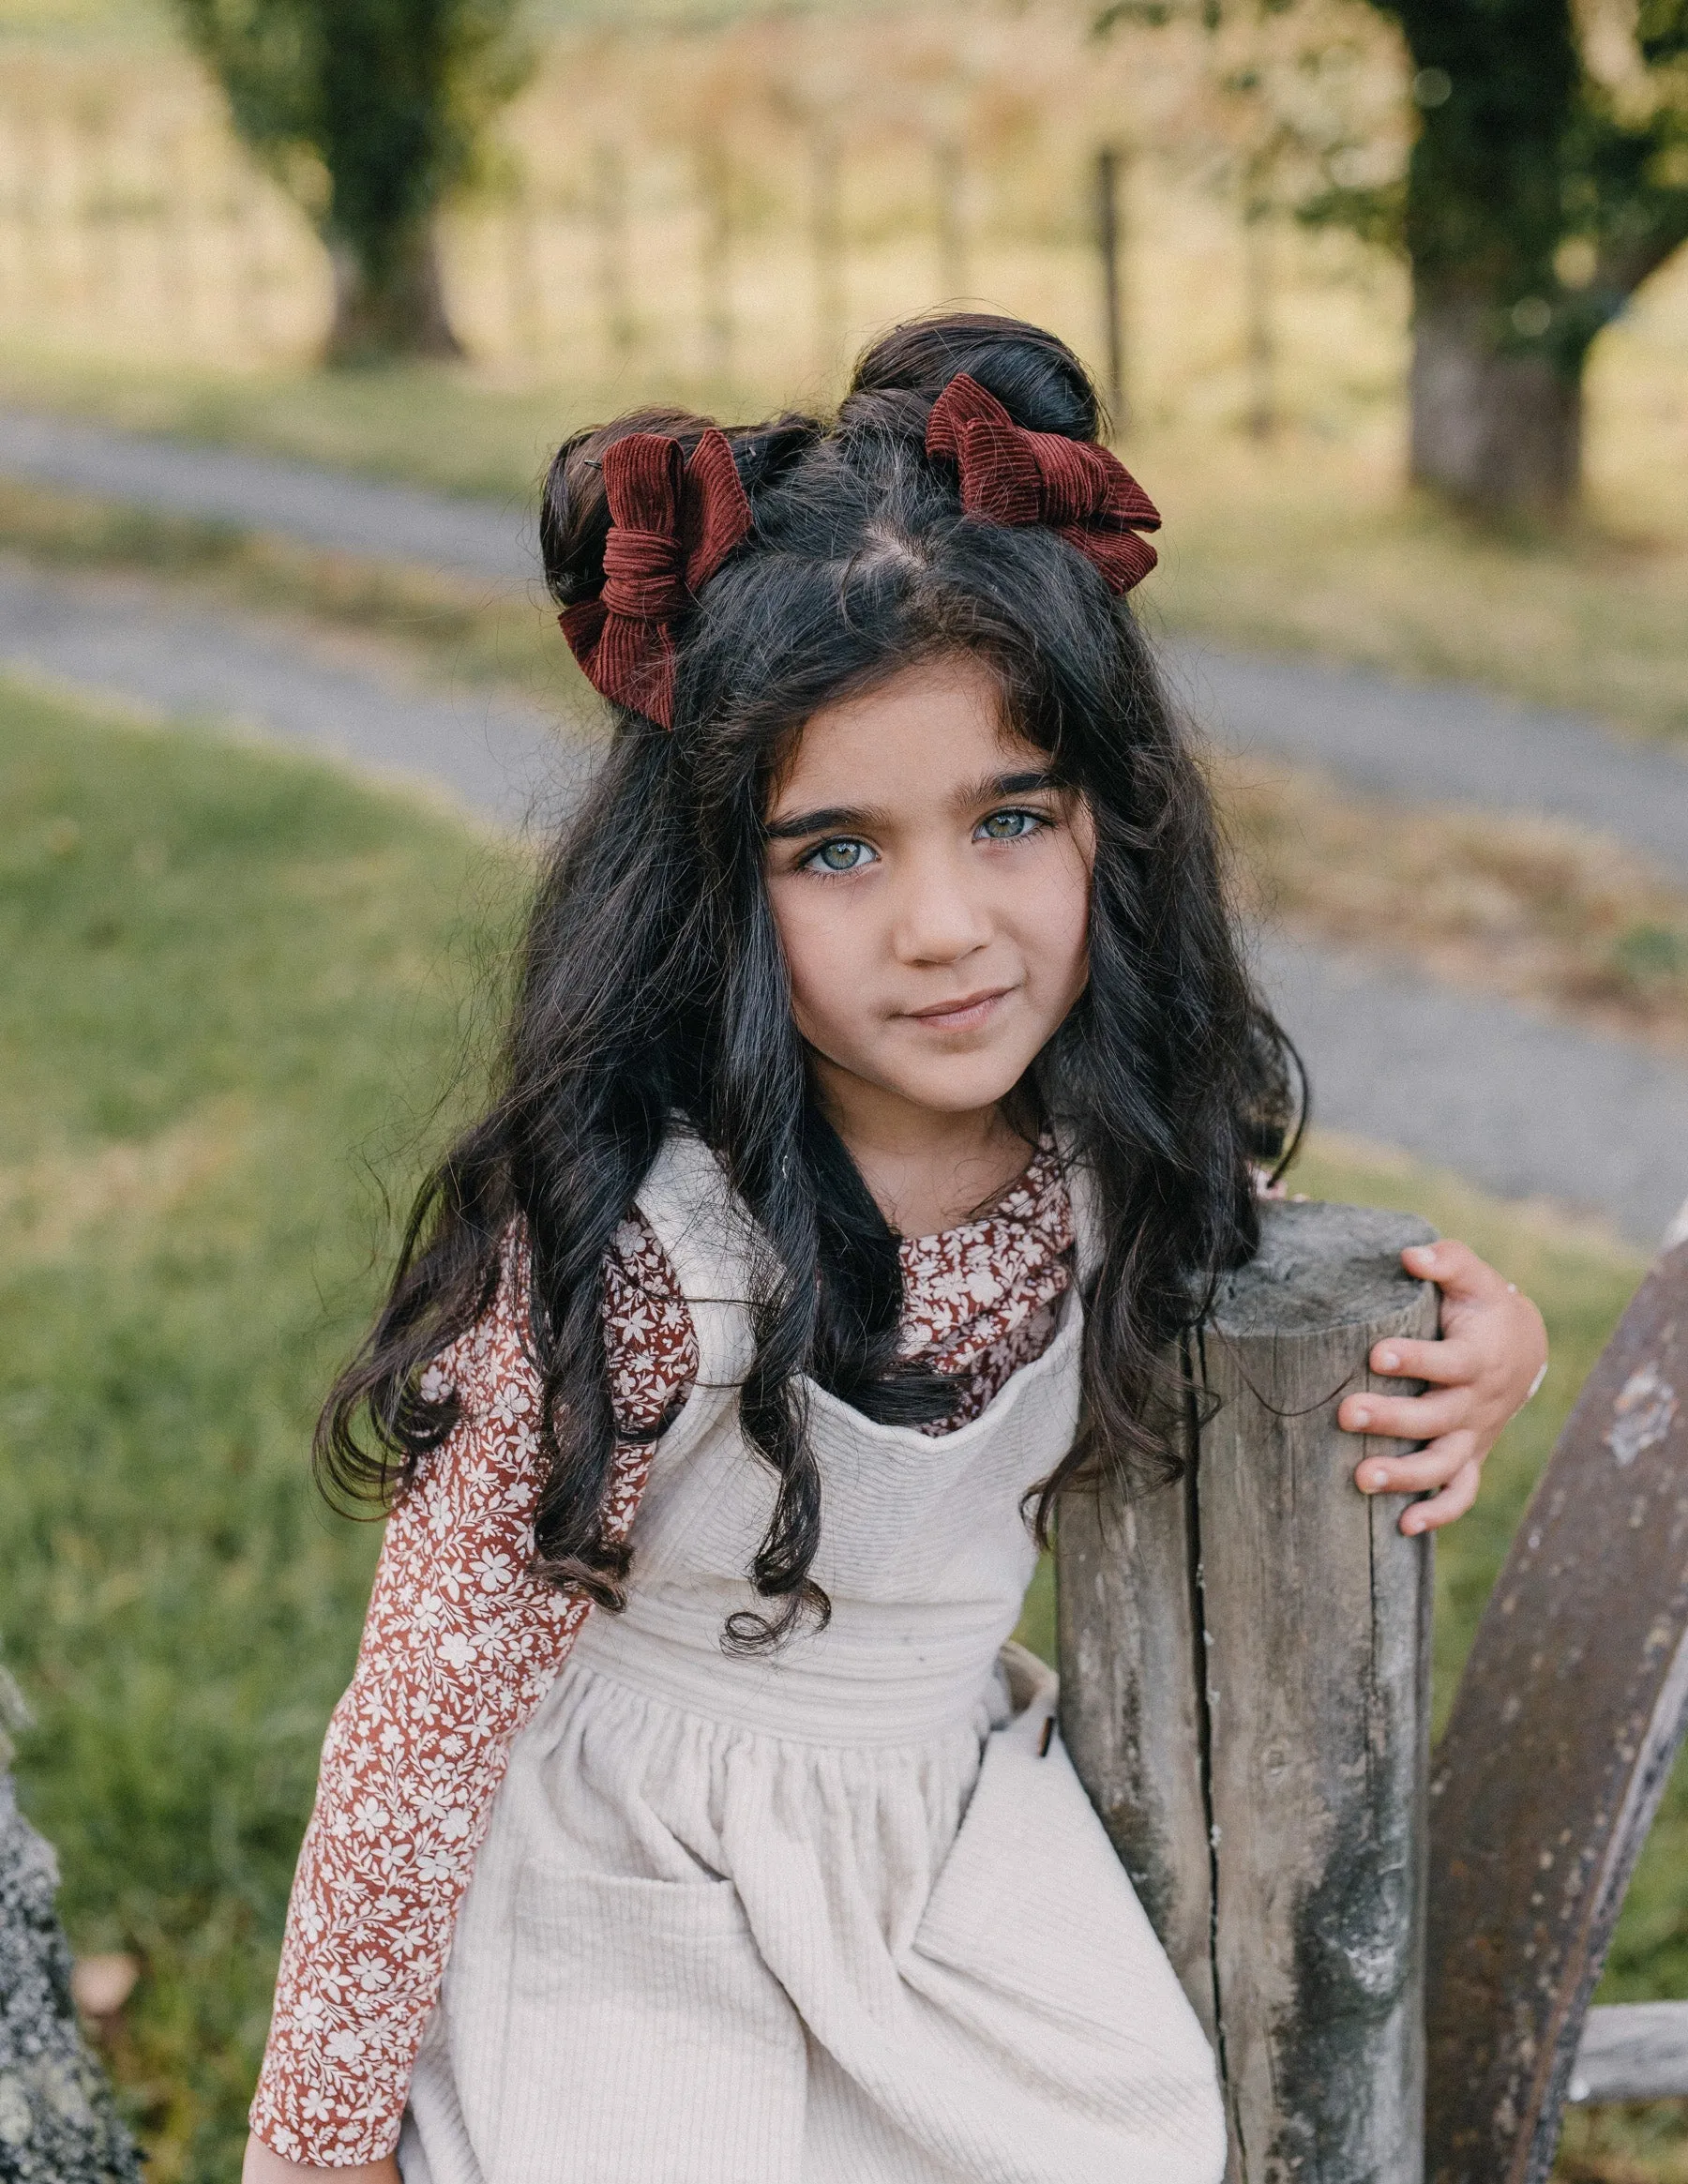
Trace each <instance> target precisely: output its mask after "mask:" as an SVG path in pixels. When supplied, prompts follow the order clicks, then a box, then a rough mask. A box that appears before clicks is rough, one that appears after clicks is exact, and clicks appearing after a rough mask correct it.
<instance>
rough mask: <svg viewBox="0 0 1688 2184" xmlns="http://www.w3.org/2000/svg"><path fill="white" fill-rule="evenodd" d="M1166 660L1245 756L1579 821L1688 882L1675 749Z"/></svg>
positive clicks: (1320, 667)
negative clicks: (1264, 756) (1269, 757)
mask: <svg viewBox="0 0 1688 2184" xmlns="http://www.w3.org/2000/svg"><path fill="white" fill-rule="evenodd" d="M1166 649H1167V652H1168V655H1169V657H1170V659H1171V663H1172V671H1173V675H1174V679H1175V684H1176V685H1177V687H1179V688H1180V689H1181V690H1182V692H1183V696H1184V698H1185V700H1186V701H1187V703H1188V704H1189V707H1190V709H1191V711H1192V712H1193V713H1194V714H1195V715H1196V716H1197V718H1198V719H1199V720H1201V721H1204V722H1205V723H1206V724H1207V726H1208V728H1209V729H1210V731H1212V732H1213V734H1214V735H1215V736H1216V737H1217V738H1218V739H1219V741H1220V742H1222V743H1224V744H1227V745H1228V746H1230V747H1231V748H1232V749H1233V750H1239V751H1243V752H1255V753H1262V752H1263V753H1270V754H1271V755H1272V756H1273V757H1274V758H1280V759H1290V760H1295V761H1299V762H1301V763H1302V764H1304V765H1316V766H1324V767H1327V768H1328V769H1329V770H1330V771H1331V772H1332V773H1334V774H1335V775H1338V776H1340V777H1341V778H1343V779H1344V780H1347V781H1349V782H1351V783H1352V784H1353V785H1354V787H1355V788H1357V789H1365V790H1369V791H1373V792H1374V793H1375V794H1378V795H1380V796H1393V797H1399V798H1402V799H1404V800H1407V801H1409V802H1412V803H1416V804H1474V805H1478V806H1481V807H1483V808H1484V809H1485V810H1489V811H1510V812H1517V811H1530V812H1545V813H1547V814H1549V815H1551V816H1552V817H1554V818H1557V819H1570V820H1575V821H1578V822H1579V823H1580V824H1581V825H1583V826H1589V827H1598V828H1600V829H1601V830H1602V831H1603V832H1605V833H1606V834H1610V835H1615V836H1617V837H1618V838H1619V840H1620V841H1623V842H1627V843H1628V844H1629V845H1630V846H1631V847H1632V848H1634V849H1637V850H1641V851H1645V852H1646V853H1647V854H1648V855H1650V857H1651V858H1653V860H1654V861H1655V862H1656V863H1657V864H1658V865H1660V866H1663V867H1664V868H1665V870H1666V871H1667V872H1669V873H1670V874H1671V875H1672V876H1673V877H1674V878H1675V879H1677V880H1679V881H1685V882H1688V760H1685V759H1684V757H1683V755H1682V754H1680V753H1679V751H1678V750H1676V749H1675V748H1673V747H1672V746H1666V745H1658V744H1637V743H1627V742H1622V741H1620V739H1619V738H1618V737H1616V736H1614V735H1609V734H1607V733H1606V732H1605V731H1604V730H1603V729H1602V728H1601V727H1600V725H1599V724H1598V722H1595V721H1590V720H1585V719H1583V718H1581V717H1580V716H1579V715H1576V714H1574V713H1553V712H1549V711H1548V710H1547V709H1546V708H1545V706H1537V705H1523V704H1518V703H1515V702H1513V701H1512V700H1508V699H1505V698H1500V697H1496V696H1494V695H1492V694H1491V693H1490V692H1488V691H1486V690H1474V689H1469V688H1466V687H1463V686H1460V685H1448V684H1436V683H1422V684H1421V683H1402V682H1397V681H1394V680H1392V679H1390V678H1388V677H1386V676H1383V675H1378V674H1372V673H1369V672H1367V671H1366V670H1364V669H1363V668H1343V667H1333V666H1329V665H1327V664H1326V663H1325V662H1323V661H1319V660H1297V659H1272V658H1268V657H1266V656H1265V655H1261V654H1256V653H1242V652H1231V651H1228V650H1225V649H1222V648H1221V647H1219V646H1217V645H1211V644H1205V643H1193V642H1189V641H1183V642H1179V643H1175V644H1172V645H1169V646H1168V647H1167V648H1166Z"/></svg>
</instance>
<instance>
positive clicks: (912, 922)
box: [892, 855, 995, 964]
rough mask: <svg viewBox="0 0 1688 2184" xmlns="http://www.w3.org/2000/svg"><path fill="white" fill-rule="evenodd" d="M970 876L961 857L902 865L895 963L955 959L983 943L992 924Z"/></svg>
mask: <svg viewBox="0 0 1688 2184" xmlns="http://www.w3.org/2000/svg"><path fill="white" fill-rule="evenodd" d="M971 878H972V875H971V874H970V873H969V871H968V870H967V866H966V861H965V860H961V859H956V858H952V857H948V856H942V855H930V856H926V857H920V858H916V859H913V860H912V861H911V862H910V863H909V864H908V865H907V866H905V867H904V870H903V873H902V876H901V880H902V884H901V886H900V888H899V889H898V895H897V910H896V916H895V920H894V924H893V928H892V944H893V946H894V947H895V949H896V951H897V960H898V961H899V962H902V963H911V964H950V963H958V962H960V961H961V960H962V959H963V957H965V956H972V955H975V954H976V953H977V952H978V950H979V949H981V948H984V947H987V946H988V945H989V943H990V941H991V939H992V936H993V934H994V932H995V926H994V925H993V924H992V921H991V918H990V915H989V911H988V909H987V904H986V902H985V900H984V898H983V896H982V895H981V894H980V893H979V892H978V890H977V888H976V887H975V886H972V885H970V884H969V881H970V880H971Z"/></svg>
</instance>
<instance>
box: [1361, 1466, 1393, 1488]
mask: <svg viewBox="0 0 1688 2184" xmlns="http://www.w3.org/2000/svg"><path fill="white" fill-rule="evenodd" d="M1362 1484H1363V1485H1364V1487H1365V1490H1366V1492H1367V1493H1368V1494H1375V1493H1376V1492H1377V1490H1378V1489H1379V1487H1380V1486H1387V1485H1388V1484H1389V1473H1388V1472H1387V1471H1386V1470H1384V1469H1383V1467H1382V1466H1381V1465H1380V1464H1379V1465H1378V1466H1376V1467H1375V1469H1372V1470H1369V1471H1367V1472H1366V1474H1365V1477H1364V1480H1363V1481H1362Z"/></svg>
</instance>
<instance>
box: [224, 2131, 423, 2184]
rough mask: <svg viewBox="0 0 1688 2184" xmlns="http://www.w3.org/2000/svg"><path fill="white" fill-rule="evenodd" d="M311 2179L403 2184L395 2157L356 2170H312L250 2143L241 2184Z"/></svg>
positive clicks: (299, 2183)
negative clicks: (401, 2183)
mask: <svg viewBox="0 0 1688 2184" xmlns="http://www.w3.org/2000/svg"><path fill="white" fill-rule="evenodd" d="M311 2177H315V2178H317V2179H319V2180H326V2184H400V2178H399V2159H398V2156H397V2155H396V2154H388V2155H387V2157H386V2159H385V2160H384V2161H366V2162H363V2163H361V2164H360V2165H359V2166H358V2167H357V2168H355V2169H311V2168H308V2167H307V2166H306V2165H305V2163H304V2162H302V2161H284V2160H283V2159H282V2157H281V2156H280V2155H279V2154H278V2153H272V2152H271V2150H270V2148H269V2147H268V2146H265V2145H264V2141H263V2140H262V2139H261V2138H259V2137H257V2136H256V2135H254V2136H252V2137H250V2138H249V2139H248V2140H247V2147H246V2160H245V2161H243V2162H242V2163H241V2165H240V2184H307V2180H308V2179H309V2178H311Z"/></svg>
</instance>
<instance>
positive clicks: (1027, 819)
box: [978, 811, 1048, 842]
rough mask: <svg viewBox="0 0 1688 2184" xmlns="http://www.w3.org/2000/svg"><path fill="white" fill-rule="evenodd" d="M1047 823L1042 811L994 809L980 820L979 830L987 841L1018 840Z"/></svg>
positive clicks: (1033, 832)
mask: <svg viewBox="0 0 1688 2184" xmlns="http://www.w3.org/2000/svg"><path fill="white" fill-rule="evenodd" d="M1047 824H1048V821H1047V820H1046V819H1045V818H1044V816H1043V814H1042V812H1040V811H993V812H992V813H991V815H990V817H989V818H988V819H983V820H981V821H979V827H978V831H979V833H980V834H981V835H982V836H984V837H985V839H986V840H987V842H1017V841H1020V840H1022V839H1023V838H1024V837H1025V836H1027V835H1030V834H1035V833H1036V832H1037V830H1038V828H1039V827H1042V826H1047Z"/></svg>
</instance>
